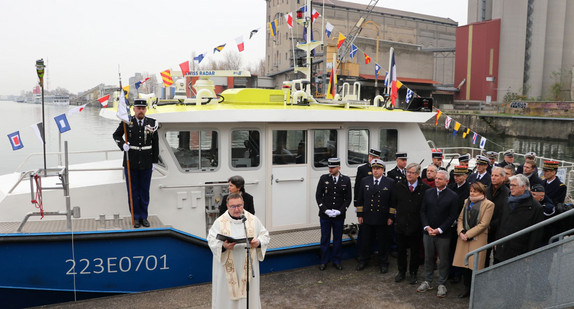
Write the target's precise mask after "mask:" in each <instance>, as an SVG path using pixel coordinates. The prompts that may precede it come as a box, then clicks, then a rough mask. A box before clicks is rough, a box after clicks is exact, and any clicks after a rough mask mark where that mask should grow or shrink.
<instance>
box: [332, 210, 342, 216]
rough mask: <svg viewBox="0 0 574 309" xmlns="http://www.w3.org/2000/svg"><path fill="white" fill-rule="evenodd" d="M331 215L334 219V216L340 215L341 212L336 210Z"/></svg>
mask: <svg viewBox="0 0 574 309" xmlns="http://www.w3.org/2000/svg"><path fill="white" fill-rule="evenodd" d="M333 214H334V216H333V217H336V216H338V215H340V214H341V212H340V211H338V210H337V209H333Z"/></svg>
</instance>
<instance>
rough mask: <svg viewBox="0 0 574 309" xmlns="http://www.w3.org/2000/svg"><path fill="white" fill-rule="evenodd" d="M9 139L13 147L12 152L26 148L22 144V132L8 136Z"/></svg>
mask: <svg viewBox="0 0 574 309" xmlns="http://www.w3.org/2000/svg"><path fill="white" fill-rule="evenodd" d="M8 139H9V140H10V144H11V145H12V150H18V149H22V148H24V144H22V139H21V138H20V131H16V132H14V133H10V134H8Z"/></svg>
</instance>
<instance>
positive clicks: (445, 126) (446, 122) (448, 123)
mask: <svg viewBox="0 0 574 309" xmlns="http://www.w3.org/2000/svg"><path fill="white" fill-rule="evenodd" d="M451 121H452V118H450V117H449V116H446V119H445V120H444V128H445V129H447V130H448V128H449V127H450V122H451Z"/></svg>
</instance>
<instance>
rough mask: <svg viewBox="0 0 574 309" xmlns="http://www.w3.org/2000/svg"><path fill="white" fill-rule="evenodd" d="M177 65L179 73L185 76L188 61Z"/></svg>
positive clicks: (187, 70)
mask: <svg viewBox="0 0 574 309" xmlns="http://www.w3.org/2000/svg"><path fill="white" fill-rule="evenodd" d="M179 67H180V68H181V74H182V75H183V76H186V75H187V73H189V61H185V62H182V63H180V64H179Z"/></svg>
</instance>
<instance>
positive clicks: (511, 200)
mask: <svg viewBox="0 0 574 309" xmlns="http://www.w3.org/2000/svg"><path fill="white" fill-rule="evenodd" d="M527 198H530V191H525V192H524V193H523V194H521V195H518V196H514V195H511V196H509V197H508V206H509V207H510V211H514V208H516V207H517V206H518V205H520V202H522V201H523V200H525V199H527Z"/></svg>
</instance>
